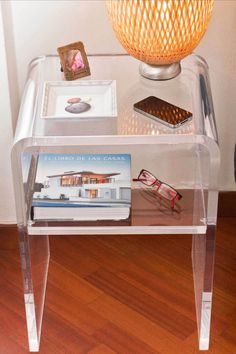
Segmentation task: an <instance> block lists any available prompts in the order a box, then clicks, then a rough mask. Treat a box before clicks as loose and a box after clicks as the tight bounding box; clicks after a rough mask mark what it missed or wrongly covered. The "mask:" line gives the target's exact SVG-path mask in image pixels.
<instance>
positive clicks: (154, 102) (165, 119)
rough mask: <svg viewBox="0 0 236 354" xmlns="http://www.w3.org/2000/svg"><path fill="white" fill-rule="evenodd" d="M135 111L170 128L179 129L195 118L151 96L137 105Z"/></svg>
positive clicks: (183, 110) (181, 109) (189, 113)
mask: <svg viewBox="0 0 236 354" xmlns="http://www.w3.org/2000/svg"><path fill="white" fill-rule="evenodd" d="M134 110H135V111H136V112H139V113H141V114H143V115H145V116H147V117H149V118H152V119H154V120H156V121H157V122H160V123H162V124H165V125H166V126H168V127H170V128H178V127H179V126H181V125H182V124H184V123H185V122H188V121H189V120H191V119H192V116H193V115H192V113H191V112H188V111H186V110H185V109H183V108H180V107H177V106H175V105H174V104H171V103H169V102H166V101H164V100H161V99H160V98H157V97H155V96H149V97H147V98H145V99H144V100H142V101H139V102H137V103H135V104H134Z"/></svg>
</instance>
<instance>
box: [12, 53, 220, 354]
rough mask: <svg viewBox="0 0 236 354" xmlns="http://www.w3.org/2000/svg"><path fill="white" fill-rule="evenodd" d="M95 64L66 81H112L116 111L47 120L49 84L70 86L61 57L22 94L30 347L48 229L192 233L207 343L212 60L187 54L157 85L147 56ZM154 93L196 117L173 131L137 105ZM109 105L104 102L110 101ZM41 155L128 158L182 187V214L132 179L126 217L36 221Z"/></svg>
mask: <svg viewBox="0 0 236 354" xmlns="http://www.w3.org/2000/svg"><path fill="white" fill-rule="evenodd" d="M88 60H89V65H90V70H91V76H87V77H84V78H82V79H79V80H76V81H73V82H72V83H71V82H67V83H68V86H73V85H74V84H75V83H76V82H80V83H84V84H86V85H87V87H89V85H90V84H91V87H92V85H93V84H94V83H95V82H97V83H101V82H103V83H104V82H105V83H109V82H111V81H112V80H113V82H114V86H115V87H116V91H115V92H116V94H115V100H116V107H115V108H116V109H117V114H112V115H110V116H109V115H107V116H102V115H97V116H96V115H94V116H92V117H81V118H78V117H76V118H71V117H64V116H60V115H57V116H56V117H53V118H50V117H47V118H45V116H44V117H43V107H44V104H45V101H44V96H45V95H44V94H45V91H44V90H45V83H47V84H52V85H54V84H55V83H56V84H57V85H59V86H60V85H61V86H63V85H64V84H66V82H65V80H64V78H63V74H62V73H61V71H60V67H61V66H60V61H59V57H57V56H42V57H39V58H36V59H35V60H33V61H32V62H31V64H30V66H29V72H28V77H27V80H26V85H25V90H24V94H23V97H22V104H21V109H20V113H19V119H18V124H17V130H16V134H15V140H14V145H13V150H12V168H13V176H14V186H15V197H16V212H17V222H18V228H19V236H20V245H21V257H22V271H23V278H24V294H25V305H26V317H27V325H28V337H29V346H30V350H31V351H37V350H38V349H39V342H40V333H41V324H42V315H43V304H44V294H45V285H46V279H47V269H48V263H49V243H48V235H49V234H54V235H60V234H64V235H65V234H74V235H78V234H126V233H129V234H168V233H174V234H183V233H185V234H192V235H193V248H192V258H193V271H194V281H195V295H196V311H197V320H198V321H197V322H198V331H199V348H200V349H207V348H208V345H209V334H210V314H211V298H212V279H213V264H214V246H215V229H216V221H217V202H218V171H219V160H220V155H219V148H218V142H217V130H216V125H215V118H214V110H213V104H212V97H211V90H210V83H209V77H208V67H207V64H206V62H205V61H204V60H203V59H202V58H201V57H199V56H196V55H190V56H188V57H187V58H185V59H184V60H182V62H181V73H180V74H179V75H178V76H177V77H176V78H174V79H172V80H168V81H153V80H148V79H145V78H143V77H141V76H140V74H139V62H138V61H137V60H136V59H134V58H132V57H130V56H128V55H115V54H114V55H89V56H88ZM62 83H63V84H62ZM88 94H89V91H88ZM148 96H156V97H158V98H161V99H163V100H165V101H168V102H170V103H172V104H174V105H176V106H178V107H181V108H183V109H185V110H187V111H190V112H191V113H192V115H193V118H192V120H191V121H189V122H187V123H185V124H183V125H182V126H180V127H179V128H175V129H173V128H169V127H166V126H164V125H163V124H161V123H158V122H156V121H154V120H153V119H150V118H148V117H146V116H144V115H142V114H140V113H137V112H136V111H134V109H133V105H134V104H135V103H136V102H138V101H140V100H142V99H144V98H145V97H148ZM113 99H114V97H113ZM48 104H50V102H49V103H48ZM103 104H104V107H105V108H106V107H107V105H109V104H111V102H110V101H109V102H108V103H106V102H105V103H103ZM112 104H113V105H114V102H112ZM113 108H114V107H113ZM41 153H55V154H58V153H63V154H67V153H68V154H106V153H109V154H124V153H125V154H130V156H131V178H135V177H137V176H138V174H139V171H140V170H141V169H143V168H145V169H147V170H149V171H152V173H153V174H154V175H155V176H156V177H157V178H158V179H160V180H161V181H164V182H166V183H167V184H169V185H171V186H172V187H174V188H176V189H177V190H178V191H179V192H181V194H182V195H183V198H182V199H181V200H180V201H179V211H178V212H176V211H175V212H173V211H172V210H163V208H161V207H160V205H159V203H156V202H153V199H152V201H151V202H150V201H149V200H148V199H147V198H143V191H141V190H140V188H139V187H137V184H135V183H133V182H132V184H131V217H130V220H129V221H128V222H127V223H121V224H120V225H119V224H118V223H116V224H114V225H113V224H112V223H109V222H108V223H106V222H95V223H92V222H88V223H81V222H60V221H54V222H50V221H45V222H32V220H31V218H30V208H31V203H32V191H33V188H34V183H35V175H36V168H37V159H38V156H39V154H41ZM24 156H29V157H30V158H29V161H30V163H29V164H28V166H25V165H24V164H22V161H23V159H24ZM39 264H41V268H40V267H39V266H38V265H39ZM39 273H40V274H39ZM34 279H36V280H35V282H36V283H37V279H40V281H41V282H40V284H36V288H37V291H35V287H34Z"/></svg>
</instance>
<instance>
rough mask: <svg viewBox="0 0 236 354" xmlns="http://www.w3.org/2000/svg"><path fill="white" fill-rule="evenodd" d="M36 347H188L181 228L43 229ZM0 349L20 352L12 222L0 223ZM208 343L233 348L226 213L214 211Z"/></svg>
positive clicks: (67, 351)
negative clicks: (76, 232) (42, 292)
mask: <svg viewBox="0 0 236 354" xmlns="http://www.w3.org/2000/svg"><path fill="white" fill-rule="evenodd" d="M50 245H51V261H50V270H49V279H48V287H47V298H46V304H45V313H44V321H43V328H42V339H41V350H40V353H45V354H54V353H55V354H62V353H63V354H77V353H78V354H79V353H81V354H82V353H89V354H114V353H120V354H149V353H156V354H158V353H161V354H172V353H173V354H176V353H177V354H178V353H180V354H191V353H198V352H199V351H198V350H197V346H198V343H197V331H196V318H195V308H194V294H193V279H192V269H191V258H190V252H191V237H190V236H188V235H184V236H173V235H172V236H99V237H94V236H92V237H91V236H82V237H81V236H80V237H75V236H70V237H68V236H67V237H61V236H57V237H51V239H50ZM0 270H1V273H0V286H1V291H0V314H1V321H0V354H23V353H27V352H28V343H27V337H26V324H25V313H24V305H23V296H22V282H21V273H20V263H19V255H18V244H17V234H16V229H15V227H1V228H0ZM211 333H212V335H211V344H210V350H209V352H208V353H214V354H224V353H229V354H233V353H236V218H219V223H218V234H217V253H216V267H215V288H214V302H213V318H212V329H211Z"/></svg>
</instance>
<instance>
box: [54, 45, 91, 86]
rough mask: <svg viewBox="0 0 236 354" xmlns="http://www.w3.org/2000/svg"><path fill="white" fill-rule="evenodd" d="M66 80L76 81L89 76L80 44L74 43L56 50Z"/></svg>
mask: <svg viewBox="0 0 236 354" xmlns="http://www.w3.org/2000/svg"><path fill="white" fill-rule="evenodd" d="M57 52H58V54H59V56H60V61H61V66H62V70H63V72H64V77H65V79H66V80H70V81H71V80H76V79H79V78H80V77H84V76H88V75H90V68H89V63H88V59H87V55H86V53H85V50H84V45H83V43H82V42H75V43H71V44H68V45H66V46H63V47H59V48H57Z"/></svg>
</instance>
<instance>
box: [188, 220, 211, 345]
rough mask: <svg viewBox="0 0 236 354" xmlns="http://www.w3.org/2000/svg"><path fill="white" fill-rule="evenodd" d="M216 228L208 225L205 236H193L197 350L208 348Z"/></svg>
mask: <svg viewBox="0 0 236 354" xmlns="http://www.w3.org/2000/svg"><path fill="white" fill-rule="evenodd" d="M215 235H216V226H215V225H208V226H207V232H206V234H205V235H193V239H192V264H193V278H194V290H195V305H196V315H197V326H198V338H199V349H200V350H207V349H208V348H209V339H210V324H211V309H212V292H213V274H214V258H215Z"/></svg>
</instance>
